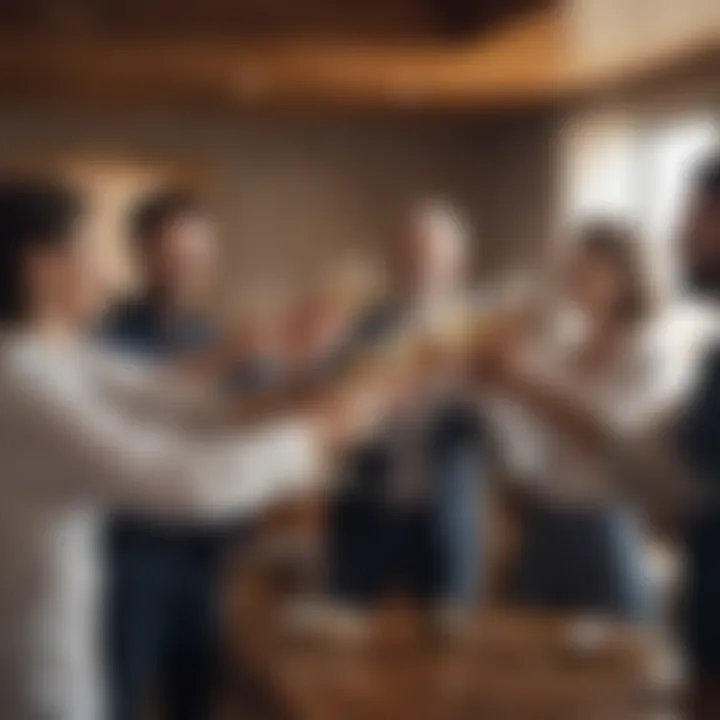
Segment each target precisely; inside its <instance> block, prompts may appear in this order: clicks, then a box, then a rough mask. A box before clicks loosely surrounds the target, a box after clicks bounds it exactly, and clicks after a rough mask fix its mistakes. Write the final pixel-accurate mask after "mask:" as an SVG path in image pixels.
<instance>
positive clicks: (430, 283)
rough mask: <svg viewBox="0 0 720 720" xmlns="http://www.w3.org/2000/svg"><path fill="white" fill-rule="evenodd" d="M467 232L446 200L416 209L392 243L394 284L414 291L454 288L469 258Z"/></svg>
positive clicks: (425, 292) (424, 291)
mask: <svg viewBox="0 0 720 720" xmlns="http://www.w3.org/2000/svg"><path fill="white" fill-rule="evenodd" d="M467 256H468V247H467V232H466V228H465V226H464V223H463V221H462V219H461V218H460V216H459V214H458V212H457V211H456V210H455V209H454V208H453V207H452V206H450V205H448V204H446V203H440V202H433V203H428V204H425V205H423V206H420V207H419V208H417V209H416V210H415V211H414V212H412V213H411V214H410V216H409V217H408V218H407V220H406V222H405V224H404V226H403V228H402V230H401V232H400V233H399V234H398V236H397V237H396V239H395V244H394V246H393V274H394V278H395V283H396V284H398V285H399V286H400V287H401V288H402V290H403V291H405V292H407V293H411V294H423V295H428V294H438V293H444V292H447V291H449V290H453V289H455V288H456V287H457V286H458V284H459V283H460V282H461V280H462V275H463V273H464V271H465V270H466V264H467V259H468V257H467Z"/></svg>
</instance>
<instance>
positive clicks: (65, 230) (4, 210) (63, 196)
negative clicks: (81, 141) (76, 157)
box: [0, 181, 81, 324]
mask: <svg viewBox="0 0 720 720" xmlns="http://www.w3.org/2000/svg"><path fill="white" fill-rule="evenodd" d="M80 212H81V201H80V198H79V196H78V195H76V194H75V193H74V192H73V191H72V190H70V189H69V188H67V187H64V186H62V185H59V184H52V183H46V182H32V181H31V182H8V181H6V182H0V323H3V324H5V323H13V322H17V321H19V320H22V319H23V316H24V314H25V310H26V304H27V298H26V292H27V289H26V287H25V276H24V266H25V261H26V258H27V256H28V253H29V252H31V251H32V250H35V249H38V248H54V247H61V246H63V245H64V244H65V243H67V242H69V240H70V238H71V234H72V227H73V225H74V224H75V222H76V220H77V218H78V216H79V214H80Z"/></svg>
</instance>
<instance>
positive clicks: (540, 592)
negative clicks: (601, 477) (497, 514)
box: [515, 505, 651, 620]
mask: <svg viewBox="0 0 720 720" xmlns="http://www.w3.org/2000/svg"><path fill="white" fill-rule="evenodd" d="M523 532H524V538H523V543H522V550H521V554H520V560H519V566H518V569H517V576H516V588H515V590H516V594H517V600H518V601H519V602H520V603H521V604H525V605H532V606H535V607H541V608H546V609H551V610H570V611H578V612H598V613H603V614H611V615H615V616H618V617H622V618H625V619H631V620H642V619H646V618H647V616H648V613H649V611H650V607H651V603H650V592H649V585H648V582H647V579H646V574H645V567H644V563H643V558H642V535H641V532H640V528H639V524H638V522H637V519H636V518H635V517H634V516H633V515H632V514H630V513H628V512H625V511H623V510H620V509H614V508H613V509H606V508H602V509H595V508H593V509H587V510H585V509H583V510H577V509H566V508H557V507H551V506H549V505H538V506H535V507H533V508H531V509H529V510H528V512H527V513H526V518H525V522H524V527H523Z"/></svg>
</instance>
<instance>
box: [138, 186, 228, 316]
mask: <svg viewBox="0 0 720 720" xmlns="http://www.w3.org/2000/svg"><path fill="white" fill-rule="evenodd" d="M132 234H133V237H134V241H135V249H136V253H137V258H138V262H139V266H140V271H141V274H142V276H143V280H144V283H145V288H146V290H147V291H148V292H149V293H150V294H151V295H153V296H155V297H157V298H158V299H159V300H160V301H161V302H162V303H164V304H166V305H167V306H168V307H169V308H172V309H196V308H197V307H198V306H199V305H200V304H202V303H203V302H204V301H205V299H206V295H207V292H208V290H209V288H210V286H211V284H212V282H213V281H214V279H215V271H216V247H215V243H216V241H215V231H214V227H213V224H212V222H211V221H210V218H209V216H208V214H207V211H206V209H205V208H204V206H203V205H202V203H201V202H200V201H199V200H198V199H197V198H195V197H194V196H193V195H192V194H190V193H187V192H184V191H179V190H173V191H168V192H162V193H158V194H155V195H153V196H151V197H149V198H146V199H144V200H142V201H141V202H140V203H139V204H138V206H137V207H136V208H135V211H134V212H133V215H132Z"/></svg>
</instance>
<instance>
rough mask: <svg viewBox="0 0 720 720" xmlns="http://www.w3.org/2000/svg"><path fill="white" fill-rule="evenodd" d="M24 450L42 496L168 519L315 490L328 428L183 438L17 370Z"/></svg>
mask: <svg viewBox="0 0 720 720" xmlns="http://www.w3.org/2000/svg"><path fill="white" fill-rule="evenodd" d="M10 400H11V401H12V402H13V404H14V407H15V408H16V410H17V415H18V421H19V422H20V423H21V424H22V427H23V428H25V430H24V435H25V437H26V438H27V441H28V442H32V443H33V446H34V447H35V448H37V453H38V454H40V455H42V457H43V459H44V462H45V463H46V464H47V467H48V480H47V484H46V485H45V484H44V485H43V488H39V489H38V490H40V491H42V492H56V493H61V494H63V495H65V496H75V495H76V496H80V497H82V498H86V499H88V500H91V501H96V502H100V503H103V504H106V505H111V506H121V507H132V508H134V509H138V510H148V511H152V512H153V513H162V514H167V515H170V516H181V517H184V516H196V517H213V516H217V515H222V514H223V513H225V512H227V513H237V512H243V511H244V512H252V511H254V510H257V509H258V508H260V507H262V506H264V505H265V504H267V503H269V502H271V501H273V500H274V499H276V498H279V497H282V496H285V495H287V494H288V493H292V492H294V491H295V490H297V489H298V488H300V487H304V486H305V485H307V484H310V483H312V482H313V481H316V480H317V479H318V477H319V476H320V475H321V473H322V470H323V467H322V465H323V458H324V453H325V446H324V441H325V439H326V437H328V434H327V432H326V428H327V425H324V424H323V421H322V417H321V416H319V415H318V416H315V417H313V416H310V415H308V416H307V417H304V418H300V419H299V420H296V421H290V420H286V421H283V422H276V423H274V424H270V425H267V426H265V427H259V428H257V429H254V430H253V431H251V432H247V431H246V432H226V433H224V434H218V433H212V434H202V433H184V432H181V431H180V430H178V429H177V426H175V425H172V424H160V423H155V422H140V421H139V419H138V417H137V416H133V415H129V414H127V413H125V412H124V411H122V409H120V408H118V407H117V406H115V405H114V404H112V403H109V402H107V401H106V400H104V399H103V398H102V396H98V394H97V393H96V392H95V390H94V387H93V386H92V384H91V383H90V382H88V383H83V384H82V386H78V385H76V384H73V383H63V382H60V381H58V379H57V378H55V376H54V375H53V374H52V373H51V372H49V371H47V370H43V369H40V370H39V371H38V369H37V368H32V367H22V368H16V372H15V377H14V378H13V385H12V398H10Z"/></svg>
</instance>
